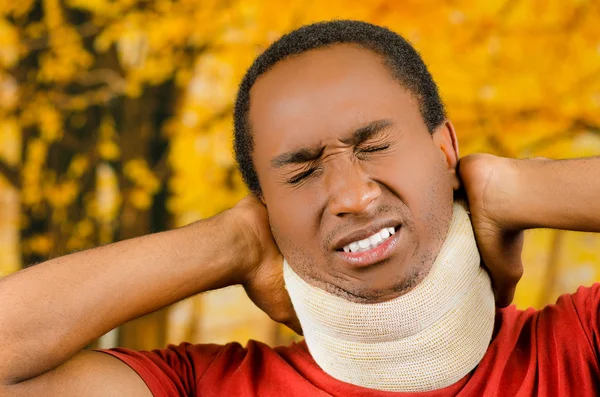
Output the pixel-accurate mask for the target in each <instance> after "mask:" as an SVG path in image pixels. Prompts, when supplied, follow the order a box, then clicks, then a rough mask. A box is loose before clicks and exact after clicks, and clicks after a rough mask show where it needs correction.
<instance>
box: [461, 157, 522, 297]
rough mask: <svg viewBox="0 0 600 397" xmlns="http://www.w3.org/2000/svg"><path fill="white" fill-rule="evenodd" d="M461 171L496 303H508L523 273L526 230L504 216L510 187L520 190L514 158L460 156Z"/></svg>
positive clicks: (478, 242) (477, 238)
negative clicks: (511, 222) (516, 226)
mask: <svg viewBox="0 0 600 397" xmlns="http://www.w3.org/2000/svg"><path fill="white" fill-rule="evenodd" d="M458 172H459V176H460V179H461V181H462V184H463V189H464V191H465V193H466V195H467V200H468V202H469V207H470V211H471V222H472V224H473V230H474V232H475V238H476V240H477V246H478V247H479V252H480V253H481V259H482V261H483V264H484V266H485V267H486V268H487V269H488V271H489V273H490V276H491V278H492V286H493V288H494V295H495V297H496V306H498V307H505V306H508V305H509V304H510V303H511V302H512V300H513V297H514V293H515V289H516V286H517V283H518V282H519V280H520V279H521V276H522V275H523V263H522V261H521V252H522V250H523V231H522V230H519V229H517V228H515V227H514V226H513V225H511V224H510V222H509V221H508V220H507V218H506V217H503V216H502V213H503V209H502V206H503V205H506V203H507V200H505V198H506V197H508V195H509V194H508V193H509V190H508V189H517V185H516V183H515V182H516V178H515V176H516V175H517V172H518V170H517V169H516V164H515V161H514V160H512V159H508V158H502V157H496V156H492V155H489V154H473V155H469V156H465V157H463V158H461V159H460V162H459V167H458ZM513 193H514V190H513Z"/></svg>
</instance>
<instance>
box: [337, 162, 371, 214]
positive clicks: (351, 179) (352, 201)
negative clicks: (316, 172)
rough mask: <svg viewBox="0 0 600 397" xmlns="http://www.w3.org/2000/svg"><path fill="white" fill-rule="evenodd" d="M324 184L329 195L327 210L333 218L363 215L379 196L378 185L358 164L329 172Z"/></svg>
mask: <svg viewBox="0 0 600 397" xmlns="http://www.w3.org/2000/svg"><path fill="white" fill-rule="evenodd" d="M325 183H326V185H327V187H326V188H327V190H328V193H329V203H328V207H329V208H328V209H329V212H330V213H331V214H332V215H335V216H343V215H346V214H355V215H358V214H363V213H365V212H367V211H368V210H369V207H370V205H371V204H372V203H373V202H374V201H375V200H377V198H378V197H379V196H380V195H381V188H380V186H379V184H378V183H377V182H375V181H373V180H372V179H371V178H370V177H369V176H368V175H367V174H366V173H365V172H364V171H363V170H362V169H361V167H360V166H359V165H358V164H354V165H347V166H345V167H340V168H337V169H332V170H329V172H327V176H326V178H325Z"/></svg>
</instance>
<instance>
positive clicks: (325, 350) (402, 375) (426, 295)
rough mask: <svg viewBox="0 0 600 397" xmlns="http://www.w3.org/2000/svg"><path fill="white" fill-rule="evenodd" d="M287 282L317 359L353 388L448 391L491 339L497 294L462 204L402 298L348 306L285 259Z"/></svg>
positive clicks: (484, 349) (456, 209)
mask: <svg viewBox="0 0 600 397" xmlns="http://www.w3.org/2000/svg"><path fill="white" fill-rule="evenodd" d="M284 278H285V283H286V288H287V290H288V292H289V294H290V297H291V300H292V303H293V305H294V309H295V311H296V314H297V315H298V318H299V320H300V323H301V325H302V329H303V331H304V337H305V339H306V344H307V346H308V348H309V350H310V353H311V355H312V356H313V358H314V360H315V361H316V362H317V364H318V365H319V366H320V367H321V368H322V369H323V370H324V371H325V372H326V373H328V374H329V375H331V376H333V377H334V378H336V379H338V380H341V381H344V382H347V383H351V384H355V385H358V386H363V387H368V388H371V389H378V390H386V391H401V392H418V391H429V390H435V389H439V388H443V387H446V386H449V385H451V384H453V383H455V382H457V381H458V380H460V379H461V378H462V377H464V376H465V375H466V374H468V373H469V372H470V371H471V370H473V368H475V366H477V364H478V363H479V361H480V360H481V358H482V357H483V355H484V354H485V352H486V350H487V347H488V345H489V342H490V338H491V335H492V330H493V326H494V313H495V309H494V306H495V305H494V296H493V293H492V288H491V284H490V279H489V276H488V275H487V273H486V272H485V270H483V268H481V266H480V258H479V252H478V251H477V245H476V243H475V237H474V235H473V229H472V226H471V222H470V219H469V216H468V214H467V212H466V210H465V208H464V205H463V204H460V203H455V204H454V212H453V216H452V221H451V223H450V228H449V231H448V235H447V237H446V240H445V241H444V244H443V245H442V248H441V251H440V253H439V255H438V257H437V258H436V260H435V262H434V264H433V266H432V268H431V270H430V272H429V274H428V275H427V276H426V277H425V279H424V280H423V281H422V282H421V283H420V284H419V285H417V286H416V287H415V288H414V289H413V290H412V291H410V292H409V293H407V294H404V295H402V296H400V297H398V298H395V299H392V300H390V301H387V302H382V303H375V304H361V303H355V302H350V301H347V300H345V299H343V298H340V297H338V296H335V295H332V294H330V293H328V292H326V291H324V290H322V289H320V288H317V287H314V286H312V285H310V284H308V283H307V282H305V281H304V280H303V279H302V278H300V276H298V275H297V274H296V273H295V272H294V271H293V270H292V268H291V267H290V266H289V264H288V263H287V261H285V260H284Z"/></svg>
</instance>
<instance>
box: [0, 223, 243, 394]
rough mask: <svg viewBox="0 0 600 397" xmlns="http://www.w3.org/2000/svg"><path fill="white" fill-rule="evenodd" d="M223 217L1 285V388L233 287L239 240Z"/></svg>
mask: <svg viewBox="0 0 600 397" xmlns="http://www.w3.org/2000/svg"><path fill="white" fill-rule="evenodd" d="M227 216H228V215H226V214H221V215H219V216H218V217H215V218H212V219H209V220H205V221H202V222H198V223H196V224H194V225H190V226H188V227H185V228H181V229H177V230H173V231H169V232H164V233H158V234H154V235H149V236H144V237H140V238H136V239H132V240H127V241H123V242H119V243H115V244H112V245H108V246H105V247H100V248H96V249H93V250H89V251H83V252H79V253H75V254H71V255H68V256H64V257H60V258H56V259H53V260H50V261H48V262H45V263H42V264H39V265H36V266H34V267H32V268H29V269H27V270H24V271H21V272H17V273H15V274H13V275H11V276H9V277H6V278H4V279H2V280H0V346H2V349H0V380H1V381H2V382H5V383H11V382H12V383H16V382H18V381H21V380H23V379H28V378H31V377H34V376H37V375H39V374H41V373H44V372H46V371H48V370H50V369H52V368H54V367H56V366H57V365H59V364H61V363H63V362H64V361H66V360H67V359H69V358H70V357H71V356H73V355H74V354H75V353H77V352H78V351H80V350H81V349H82V348H83V347H85V346H86V345H87V344H88V343H90V342H91V341H93V340H94V339H96V338H97V337H99V336H101V335H102V334H104V333H105V332H107V331H109V330H110V329H112V328H114V327H116V326H118V325H120V324H122V323H124V322H126V321H128V320H130V319H133V318H135V317H138V316H140V315H143V314H146V313H149V312H152V311H154V310H157V309H160V308H162V307H164V306H167V305H169V304H171V303H173V302H176V301H178V300H181V299H184V298H186V297H188V296H191V295H194V294H196V293H199V292H202V291H206V290H210V289H215V288H220V287H223V286H227V285H231V284H235V283H238V282H239V281H240V280H238V279H237V278H236V272H235V271H234V270H235V269H236V268H237V267H238V266H239V265H240V264H239V263H237V262H238V261H239V260H238V259H237V257H239V256H240V255H236V253H239V252H241V251H242V250H245V249H247V248H248V247H244V246H243V244H244V241H245V240H244V239H242V238H241V235H236V233H235V232H234V231H232V228H230V227H227V224H224V222H223V218H224V217H225V218H226V217H227Z"/></svg>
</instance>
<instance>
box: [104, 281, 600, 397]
mask: <svg viewBox="0 0 600 397" xmlns="http://www.w3.org/2000/svg"><path fill="white" fill-rule="evenodd" d="M599 307H600V284H594V285H593V286H592V287H591V288H583V287H582V288H579V289H578V291H577V292H576V293H575V294H572V295H563V296H561V297H560V298H559V299H558V301H557V303H556V304H555V305H549V306H547V307H545V308H544V309H542V310H539V311H536V310H533V309H528V310H525V311H521V310H517V309H516V308H515V307H514V306H510V307H508V308H506V309H502V310H498V311H497V314H496V323H495V330H494V337H493V339H492V342H491V344H490V346H489V348H488V351H487V353H486V354H485V356H484V357H483V359H482V360H481V362H480V363H479V365H478V366H477V367H476V368H475V369H474V370H473V371H472V372H471V373H470V374H468V375H467V376H465V377H464V378H463V379H462V380H460V381H459V382H457V383H455V384H453V385H451V386H448V387H446V388H443V389H439V390H435V391H430V392H422V393H393V392H382V391H377V390H371V389H366V388H363V387H358V386H354V385H351V384H348V383H344V382H341V381H339V380H336V379H334V378H332V377H331V376H329V375H327V374H326V373H325V372H323V371H322V370H321V369H320V368H319V367H318V366H317V364H316V363H315V362H314V360H313V359H312V357H311V356H310V354H309V352H308V350H307V348H306V345H305V344H304V342H302V343H294V344H291V345H290V346H287V347H276V348H270V347H268V346H267V345H265V344H263V343H260V342H255V341H249V342H248V344H247V345H246V347H245V348H244V347H242V346H240V345H239V344H238V343H230V344H227V345H225V346H222V345H191V344H189V343H182V344H181V345H179V346H173V345H170V346H169V347H167V348H166V349H163V350H153V351H151V352H146V351H142V352H137V351H132V350H128V349H121V348H119V349H112V350H103V351H104V352H106V353H108V354H111V355H113V356H115V357H117V358H119V359H121V360H122V361H124V362H125V363H126V364H128V365H129V366H130V367H131V368H133V369H134V370H135V371H136V372H137V373H138V374H139V375H140V376H141V377H142V379H144V381H145V382H146V384H147V385H148V387H149V388H150V390H151V391H152V393H153V394H154V396H155V397H166V396H199V397H213V396H219V397H221V396H241V397H250V396H266V397H280V396H284V397H294V396H298V397H309V396H341V397H357V396H361V397H392V396H394V397H442V396H444V397H447V396H459V397H467V396H477V397H479V396H499V397H500V396H501V397H507V396H519V397H525V396H561V397H563V396H578V397H583V396H596V395H600V370H599V365H598V356H599V352H600V349H599V346H600V332H599V328H600V327H599V324H600V322H599V317H598V310H599Z"/></svg>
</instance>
